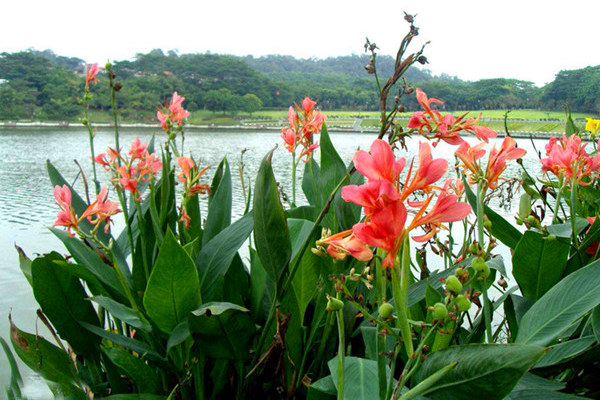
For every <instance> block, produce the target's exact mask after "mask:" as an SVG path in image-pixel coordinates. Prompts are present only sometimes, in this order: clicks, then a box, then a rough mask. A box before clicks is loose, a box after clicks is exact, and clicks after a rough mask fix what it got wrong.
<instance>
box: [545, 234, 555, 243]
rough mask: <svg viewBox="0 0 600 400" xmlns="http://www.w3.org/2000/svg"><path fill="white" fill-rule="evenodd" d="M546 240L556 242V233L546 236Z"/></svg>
mask: <svg viewBox="0 0 600 400" xmlns="http://www.w3.org/2000/svg"><path fill="white" fill-rule="evenodd" d="M546 240H547V241H549V242H554V241H555V240H556V235H548V236H546Z"/></svg>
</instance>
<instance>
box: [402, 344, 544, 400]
mask: <svg viewBox="0 0 600 400" xmlns="http://www.w3.org/2000/svg"><path fill="white" fill-rule="evenodd" d="M544 351H545V349H544V348H543V347H539V346H530V345H515V344H471V345H463V346H452V347H449V348H447V349H445V350H441V351H437V352H435V353H433V354H431V355H430V356H429V357H428V358H427V360H425V362H424V363H423V365H422V366H421V368H420V369H419V370H418V371H417V372H416V374H415V376H414V383H415V384H418V383H419V382H422V381H424V380H425V379H427V377H429V376H431V375H433V374H434V373H435V372H436V371H438V370H440V369H442V368H444V367H446V366H447V365H449V364H450V363H453V362H458V364H457V365H456V367H455V368H454V369H452V370H451V371H450V372H448V373H447V374H446V375H445V376H444V378H443V379H442V380H441V381H439V382H437V383H436V384H435V385H434V386H433V388H432V389H430V390H431V391H430V392H429V393H427V397H429V398H431V399H433V400H436V399H440V400H442V399H443V400H467V399H469V400H471V399H472V398H473V393H477V396H478V398H482V399H486V400H502V399H504V397H505V396H506V395H507V394H509V393H510V391H511V390H512V388H513V387H514V386H515V385H516V384H517V382H518V381H519V379H521V377H522V376H523V375H524V374H525V372H527V370H528V369H529V368H530V367H531V366H532V365H533V364H534V363H535V362H536V361H537V360H538V359H539V358H540V357H542V356H543V354H544Z"/></svg>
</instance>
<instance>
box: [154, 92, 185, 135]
mask: <svg viewBox="0 0 600 400" xmlns="http://www.w3.org/2000/svg"><path fill="white" fill-rule="evenodd" d="M184 100H185V97H182V96H180V95H178V94H177V92H174V93H173V97H172V98H171V103H170V104H169V105H168V106H167V105H166V104H165V107H166V108H167V111H166V112H162V111H161V110H158V111H156V117H157V118H158V120H159V121H160V126H161V127H162V128H163V129H164V130H165V132H168V131H169V129H170V127H171V126H172V124H177V125H182V124H183V120H184V119H186V118H187V117H189V116H190V113H189V112H188V111H186V110H184V109H183V106H182V104H183V101H184Z"/></svg>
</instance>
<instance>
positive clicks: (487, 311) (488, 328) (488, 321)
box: [477, 182, 493, 343]
mask: <svg viewBox="0 0 600 400" xmlns="http://www.w3.org/2000/svg"><path fill="white" fill-rule="evenodd" d="M485 189H486V188H485V184H484V183H483V182H480V183H479V184H478V187H477V233H478V237H479V247H480V248H481V249H483V248H484V241H485V236H484V226H483V224H484V213H483V209H484V204H483V200H484V198H485ZM481 292H482V294H483V300H484V304H483V317H484V320H485V332H486V336H487V342H488V343H492V342H493V336H492V314H491V303H490V299H489V298H488V294H487V282H486V281H485V279H484V280H483V281H482V283H481Z"/></svg>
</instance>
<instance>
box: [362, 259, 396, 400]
mask: <svg viewBox="0 0 600 400" xmlns="http://www.w3.org/2000/svg"><path fill="white" fill-rule="evenodd" d="M377 253H378V256H380V257H382V256H383V252H382V251H381V250H379V249H378V250H377ZM380 257H377V258H376V259H375V288H376V292H375V293H376V295H377V298H376V300H377V304H378V305H379V306H381V304H383V302H385V300H386V299H385V297H386V296H385V292H386V286H387V279H386V277H385V272H384V271H383V266H382V265H381V258H380ZM363 315H365V314H363ZM366 316H367V315H365V317H366ZM375 321H377V319H376V320H375ZM383 329H384V328H383V327H382V326H381V325H377V376H378V378H379V399H380V400H385V397H384V396H385V390H386V386H387V381H386V380H387V375H386V368H387V365H386V364H387V363H386V359H385V355H384V354H383V353H384V352H385V341H386V337H385V336H384V335H383V334H382V330H383ZM386 330H387V329H386ZM390 332H393V330H391V329H390Z"/></svg>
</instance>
